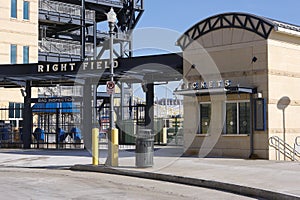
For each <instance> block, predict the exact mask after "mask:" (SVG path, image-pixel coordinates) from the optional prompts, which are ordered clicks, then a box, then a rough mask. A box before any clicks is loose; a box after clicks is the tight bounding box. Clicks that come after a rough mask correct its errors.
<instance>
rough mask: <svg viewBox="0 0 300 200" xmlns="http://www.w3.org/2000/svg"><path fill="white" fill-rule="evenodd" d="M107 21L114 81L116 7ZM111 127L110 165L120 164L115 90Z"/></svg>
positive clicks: (111, 10) (108, 163)
mask: <svg viewBox="0 0 300 200" xmlns="http://www.w3.org/2000/svg"><path fill="white" fill-rule="evenodd" d="M106 15H107V21H108V24H109V39H110V45H109V58H110V59H109V60H110V82H111V83H114V60H113V53H114V52H113V49H114V34H115V32H114V28H115V23H116V21H117V14H116V13H115V12H114V9H113V8H111V9H110V11H109V12H108V13H107V14H106ZM109 129H110V134H108V159H107V165H108V166H117V165H118V147H117V146H118V143H117V141H118V131H117V129H115V122H114V92H111V93H110V116H109Z"/></svg>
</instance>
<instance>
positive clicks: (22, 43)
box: [0, 0, 300, 160]
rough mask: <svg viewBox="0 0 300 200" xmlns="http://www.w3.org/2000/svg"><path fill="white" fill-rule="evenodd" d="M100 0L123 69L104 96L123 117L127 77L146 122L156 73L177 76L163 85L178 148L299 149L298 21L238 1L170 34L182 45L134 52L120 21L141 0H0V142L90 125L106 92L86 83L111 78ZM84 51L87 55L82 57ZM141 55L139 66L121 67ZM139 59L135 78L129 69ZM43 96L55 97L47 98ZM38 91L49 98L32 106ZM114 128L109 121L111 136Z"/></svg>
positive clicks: (128, 27)
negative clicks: (244, 7)
mask: <svg viewBox="0 0 300 200" xmlns="http://www.w3.org/2000/svg"><path fill="white" fill-rule="evenodd" d="M111 8H113V9H114V10H115V11H116V13H117V19H118V20H117V26H116V28H115V30H114V32H115V37H114V43H113V49H114V51H113V54H114V58H115V61H116V62H117V63H118V68H116V69H115V78H116V80H122V79H123V80H125V81H123V82H122V81H119V83H118V87H119V90H120V93H119V94H117V95H116V98H117V99H118V100H117V101H115V102H114V103H115V104H118V107H119V109H116V110H114V111H115V115H116V116H117V117H118V118H117V120H120V121H123V122H125V121H126V120H127V122H129V121H130V120H128V110H129V111H130V110H132V105H128V103H127V105H126V106H125V103H124V102H131V101H130V97H131V95H132V88H131V84H132V83H137V82H138V83H142V85H143V86H145V90H144V91H145V93H146V98H147V102H146V105H143V106H142V107H137V108H136V110H135V111H136V113H135V114H134V116H136V117H137V119H139V117H140V116H139V114H140V115H143V116H142V119H143V122H142V123H143V124H144V125H147V126H148V128H152V129H154V128H155V125H154V124H153V121H154V120H152V119H154V112H153V109H151V107H152V106H153V104H154V85H155V83H156V82H162V81H166V82H169V81H178V80H180V79H183V84H182V86H181V87H180V88H178V89H177V90H176V91H174V92H175V93H176V94H177V95H183V96H184V105H183V107H184V122H183V127H184V133H183V138H184V149H185V153H186V154H187V155H195V154H196V155H200V156H218V157H238V158H249V157H252V158H263V159H277V160H281V159H290V160H295V159H297V158H298V159H299V154H297V153H296V150H297V147H298V145H297V144H298V143H300V141H299V142H297V139H298V138H299V136H300V127H299V125H298V124H299V123H298V121H297V117H298V115H299V114H298V113H300V110H299V109H300V106H299V105H300V103H299V102H300V95H299V92H298V87H299V86H298V85H299V82H300V75H299V74H300V69H299V67H298V65H299V64H300V59H299V56H298V55H299V53H300V47H299V45H300V27H299V26H295V25H291V24H288V23H283V22H280V21H276V20H272V19H268V18H264V17H259V16H255V15H252V14H247V13H223V14H219V15H215V16H212V17H209V18H207V19H204V20H202V21H200V22H199V23H197V24H196V25H194V26H193V27H191V28H190V29H189V30H187V31H186V32H185V33H184V34H183V35H182V37H180V38H179V39H178V41H177V45H178V46H180V47H181V48H182V51H183V52H182V54H181V53H180V54H166V55H154V56H144V57H133V55H132V38H131V37H130V34H129V33H130V32H131V31H132V30H133V29H134V28H135V26H136V24H137V23H138V21H139V19H140V17H141V15H142V13H143V11H144V5H143V0H123V1H117V0H115V1H114V0H113V1H106V0H72V1H71V0H10V1H6V2H5V3H3V4H2V5H1V6H0V11H1V12H0V22H1V25H2V28H1V29H0V47H1V48H0V64H1V65H2V66H1V67H0V70H1V74H0V86H1V91H0V92H1V95H0V107H1V112H0V116H1V122H0V128H1V131H2V132H1V144H2V145H4V144H5V142H7V143H18V144H19V146H18V147H22V148H51V147H52V146H51V145H52V144H54V147H55V148H60V147H61V145H65V146H64V147H63V148H66V143H68V144H69V143H70V141H72V142H73V143H74V144H75V143H81V142H82V138H81V137H80V133H79V132H76V131H75V132H71V131H70V130H78V129H81V130H82V132H85V133H91V127H92V126H93V121H94V120H95V118H97V119H98V117H99V119H100V117H101V115H102V114H103V113H105V112H106V111H105V110H103V109H104V108H105V107H107V105H108V104H109V103H108V102H109V101H108V95H107V94H102V93H101V94H100V93H99V94H98V93H97V92H96V89H95V88H97V86H98V85H103V84H105V83H106V81H107V80H109V78H110V72H108V70H106V69H105V68H106V67H107V66H106V64H105V63H107V60H105V55H106V51H108V50H109V48H110V45H109V39H110V36H109V34H108V33H107V32H104V31H103V30H98V29H99V26H98V25H99V23H102V22H105V21H106V20H107V16H106V14H105V13H108V11H109V10H110V9H111ZM105 23H106V22H105ZM129 58H130V59H129ZM84 60H85V61H88V64H87V65H83V66H84V67H83V68H82V67H81V66H82V62H83V61H84ZM100 61H101V62H100ZM147 63H148V64H149V63H151V65H145V64H147ZM153 63H154V64H153ZM140 65H144V67H145V68H146V69H142V70H137V71H133V70H132V69H133V68H135V67H138V66H140ZM95 66H96V67H95ZM161 66H168V67H171V68H173V69H175V70H176V71H178V72H179V73H181V74H180V76H178V74H171V73H169V71H170V70H169V68H164V67H161ZM95 70H96V71H95ZM97 70H100V71H97ZM141 71H142V72H143V77H144V78H143V81H142V82H141V80H140V79H138V78H137V74H139V73H141ZM79 72H80V73H79ZM100 72H101V74H102V77H101V79H99V73H100ZM95 80H96V81H95ZM20 89H21V92H20ZM143 89H144V87H143ZM92 93H97V97H96V99H93V96H91V94H92ZM70 97H72V98H70ZM54 102H58V103H59V104H55V105H63V106H62V107H59V108H58V107H53V105H54V104H53V103H54ZM43 103H44V104H43ZM47 103H48V105H51V106H50V108H49V107H43V105H46V104H47ZM51 103H52V104H51ZM69 103H71V104H73V105H72V106H71V107H68V105H69ZM74 105H76V107H74ZM64 106H65V107H64ZM93 107H96V108H97V112H96V111H95V110H94V109H92V108H93ZM195 108H197V109H195ZM140 109H141V111H139V110H140ZM78 115H79V116H78ZM130 115H131V114H130ZM83 117H84V123H82V119H83ZM137 119H136V120H137ZM135 123H136V124H138V123H140V121H138V120H137V121H136V122H135ZM6 124H9V125H10V126H13V127H14V128H15V129H16V131H19V130H21V129H20V128H22V134H21V133H19V136H22V138H21V137H15V135H16V134H15V133H13V131H14V130H15V129H14V130H10V132H12V133H13V135H10V136H9V134H7V132H9V130H8V128H7V127H5V126H6ZM81 125H83V126H82V127H81ZM102 125H103V124H102ZM119 125H120V124H119ZM79 126H80V127H79ZM120 126H121V127H119V128H122V129H127V128H128V127H127V125H124V124H122V125H120ZM36 128H40V129H43V131H44V132H43V134H42V132H41V130H40V129H38V130H39V131H40V132H35V129H36ZM73 128H75V129H73ZM156 128H157V127H156ZM62 129H64V131H65V133H63V132H62ZM129 129H130V130H134V128H132V126H130V127H129ZM124 134H126V132H122V131H120V138H121V139H122V138H124V137H125V136H124ZM123 136H124V137H123ZM66 137H68V138H69V139H70V140H69V141H67V139H66ZM77 139H79V142H78V141H77ZM299 140H300V139H299ZM89 145H90V144H89Z"/></svg>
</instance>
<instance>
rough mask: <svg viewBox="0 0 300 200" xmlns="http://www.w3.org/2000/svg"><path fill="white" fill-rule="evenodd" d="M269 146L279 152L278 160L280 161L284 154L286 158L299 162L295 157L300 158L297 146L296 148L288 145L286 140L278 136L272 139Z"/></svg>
mask: <svg viewBox="0 0 300 200" xmlns="http://www.w3.org/2000/svg"><path fill="white" fill-rule="evenodd" d="M269 144H270V146H272V147H274V148H275V149H276V150H277V154H278V160H280V154H281V153H283V154H284V155H285V156H287V157H288V158H289V159H291V160H293V161H295V160H298V159H296V158H295V157H298V158H300V153H299V152H298V151H297V149H296V148H295V145H294V148H293V147H291V146H290V145H289V144H287V143H286V142H285V141H284V140H282V139H281V138H279V137H278V136H272V137H270V138H269Z"/></svg>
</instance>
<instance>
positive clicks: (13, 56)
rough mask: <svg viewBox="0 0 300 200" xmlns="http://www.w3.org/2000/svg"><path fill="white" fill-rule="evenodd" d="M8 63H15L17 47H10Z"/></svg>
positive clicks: (13, 45)
mask: <svg viewBox="0 0 300 200" xmlns="http://www.w3.org/2000/svg"><path fill="white" fill-rule="evenodd" d="M10 63H11V64H16V63H17V45H15V44H11V45H10Z"/></svg>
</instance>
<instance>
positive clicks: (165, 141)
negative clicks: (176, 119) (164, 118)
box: [162, 127, 168, 144]
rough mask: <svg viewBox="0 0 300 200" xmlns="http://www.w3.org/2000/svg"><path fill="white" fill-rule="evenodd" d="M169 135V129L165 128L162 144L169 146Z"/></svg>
mask: <svg viewBox="0 0 300 200" xmlns="http://www.w3.org/2000/svg"><path fill="white" fill-rule="evenodd" d="M167 135H168V128H166V127H164V128H163V134H162V143H163V144H167Z"/></svg>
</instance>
